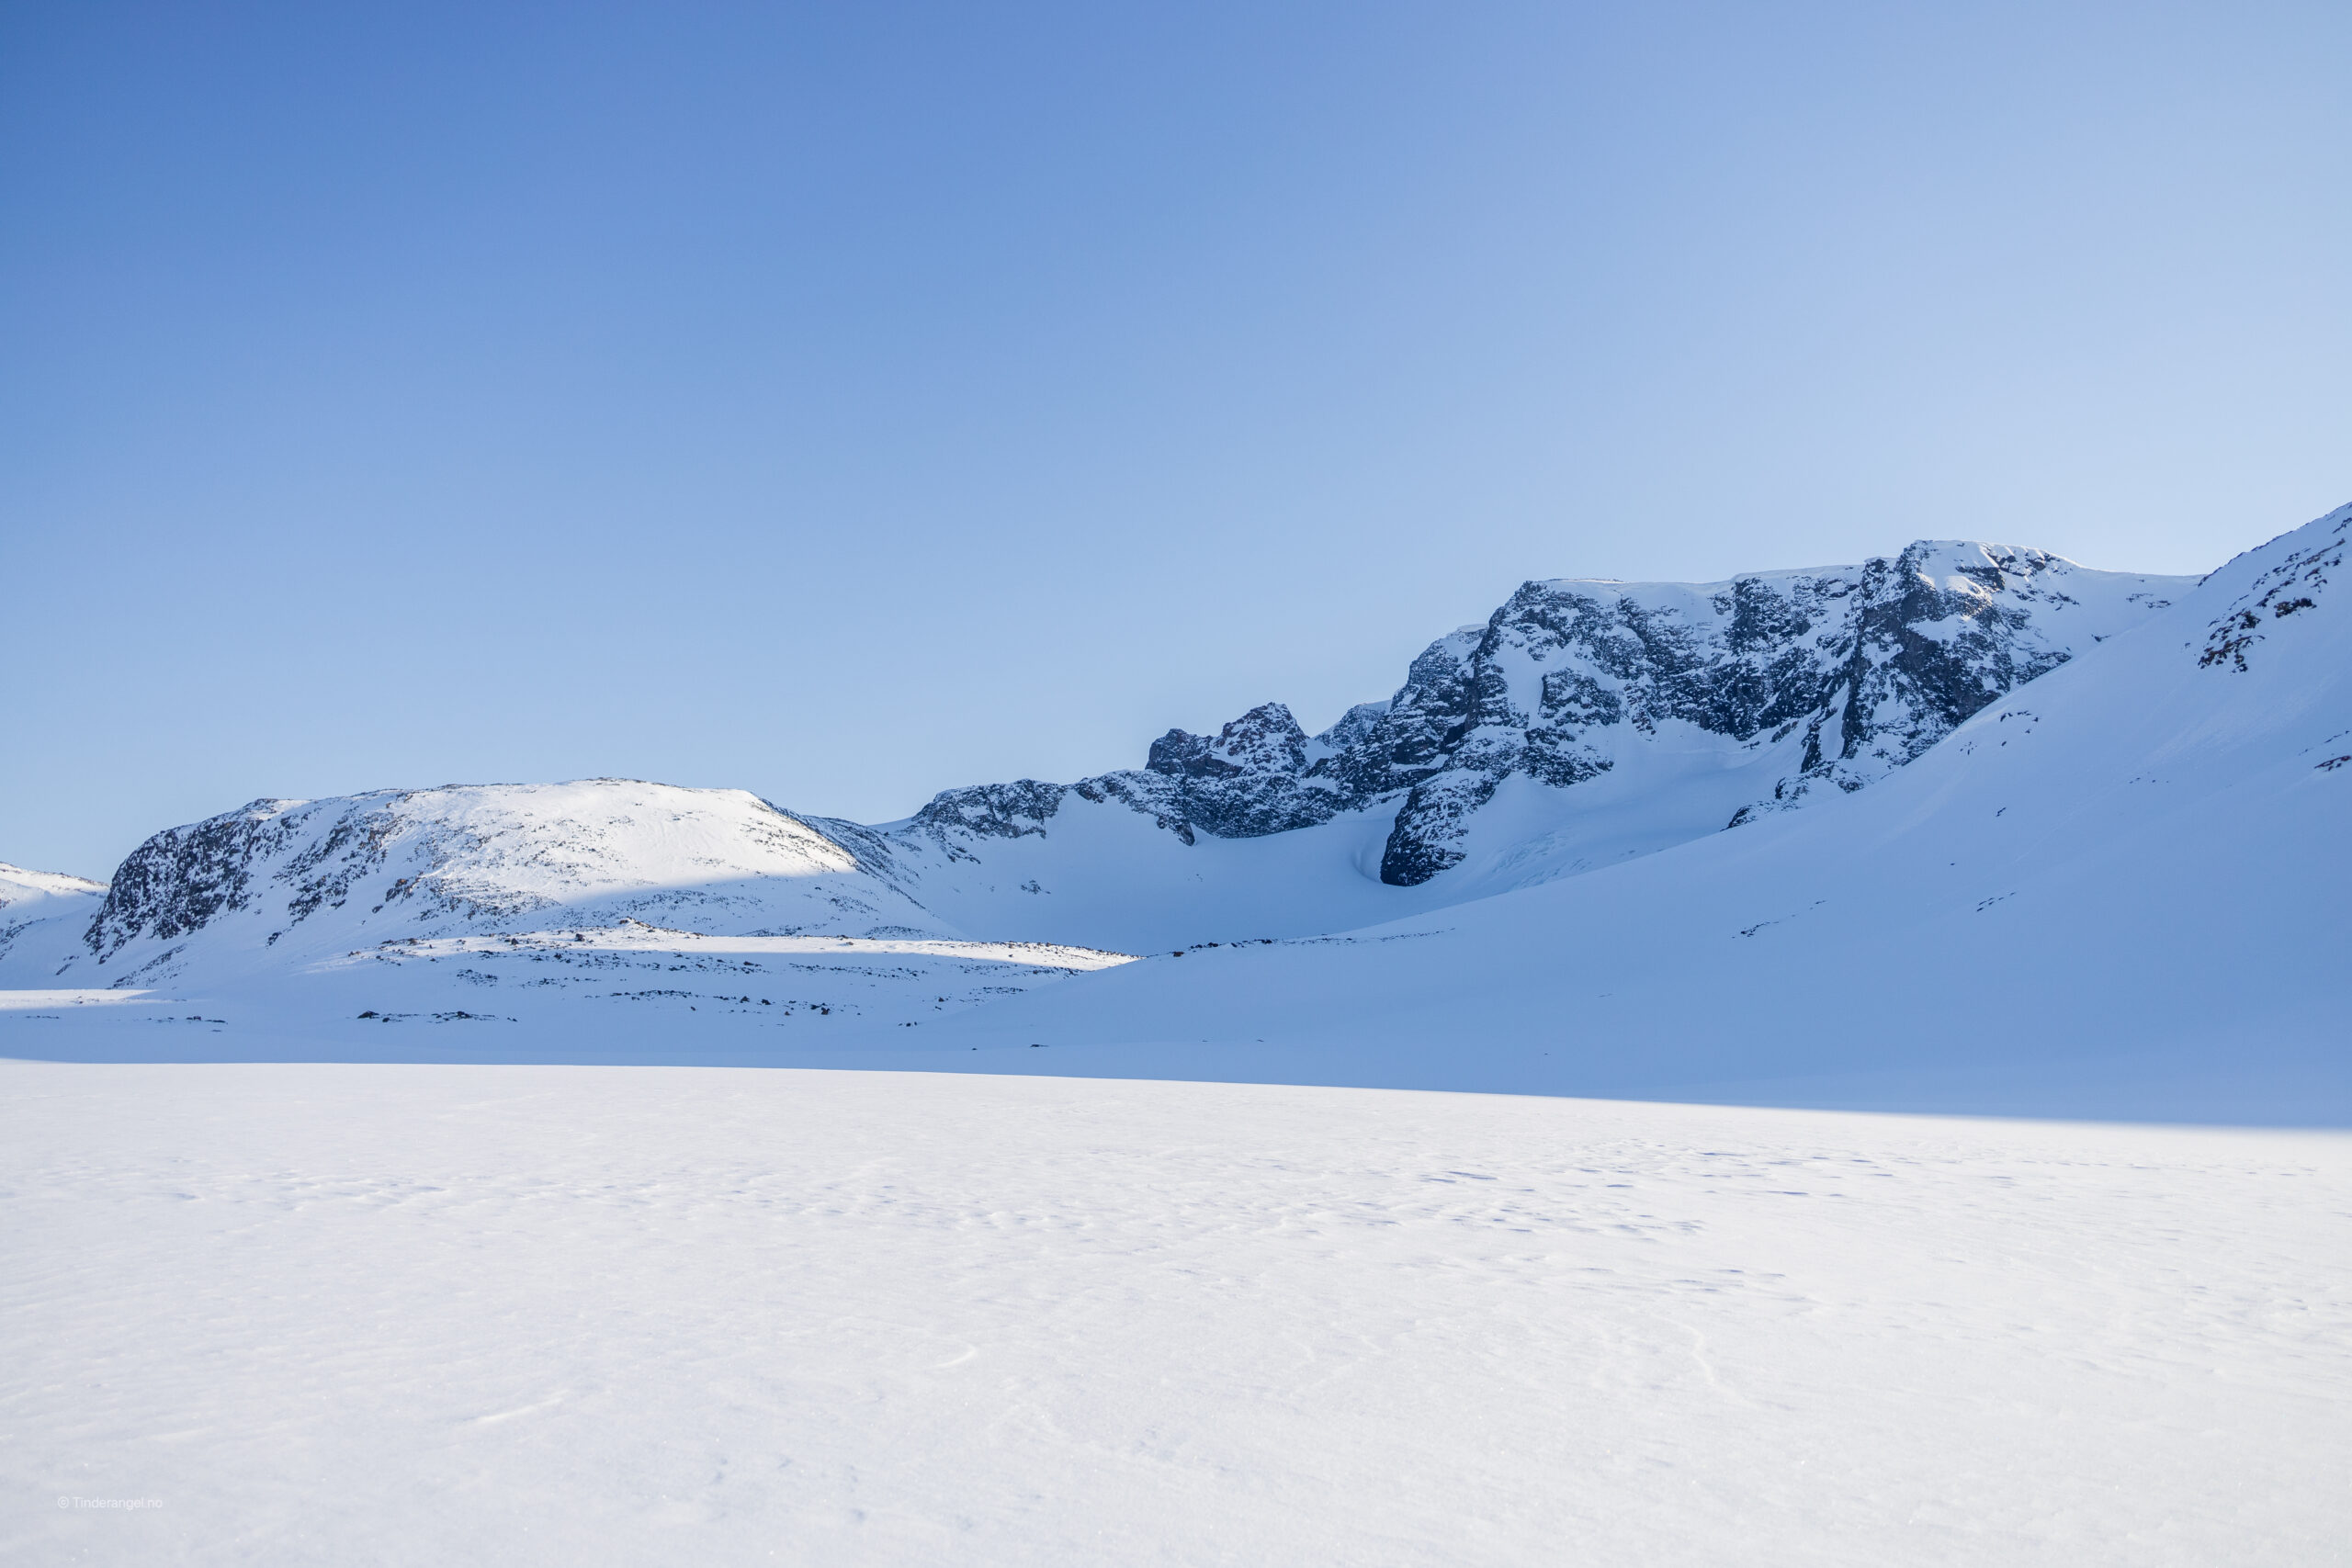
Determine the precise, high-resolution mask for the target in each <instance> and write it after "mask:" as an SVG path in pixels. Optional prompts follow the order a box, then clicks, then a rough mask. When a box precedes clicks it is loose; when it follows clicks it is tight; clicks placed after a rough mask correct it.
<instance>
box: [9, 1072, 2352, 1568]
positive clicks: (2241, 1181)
mask: <svg viewBox="0 0 2352 1568" xmlns="http://www.w3.org/2000/svg"><path fill="white" fill-rule="evenodd" d="M0 1085H5V1087H6V1094H5V1096H0V1118H5V1121H0V1203H5V1213H0V1237H5V1241H0V1249H4V1250H0V1261H5V1264H6V1267H5V1269H0V1324H5V1325H6V1326H5V1328H0V1406H4V1407H5V1408H4V1409H0V1431H5V1433H6V1438H5V1441H0V1467H4V1468H0V1502H5V1507H4V1508H0V1556H6V1558H7V1559H9V1560H10V1561H16V1562H44V1563H45V1562H119V1563H140V1564H154V1563H173V1562H257V1563H276V1562H379V1561H384V1562H392V1561H397V1562H441V1563H456V1562H481V1563H493V1562H494V1563H501V1564H523V1563H561V1564H582V1563H601V1562H611V1563H642V1562H682V1563H683V1562H691V1563H695V1564H725V1563H735V1562H804V1563H858V1562H875V1563H939V1564H949V1563H955V1564H971V1563H1013V1562H1019V1563H1071V1564H1101V1563H1186V1564H1191V1563H1237V1564H1238V1563H1250V1564H1257V1563H1365V1564H1374V1563H1378V1564H1397V1563H1432V1564H1433V1563H1482V1564H1483V1563H1556V1562H1610V1563H1634V1562H1640V1563H1647V1564H1656V1563H1684V1562H1687V1563H1693V1564H1697V1563H1706V1564H1718V1563H1724V1562H1747V1563H1792V1564H1793V1563H1807V1564H1818V1563H1853V1564H1871V1565H1872V1568H1876V1565H1880V1564H1885V1563H1890V1562H1904V1563H1939V1562H1949V1563H1971V1564H1978V1563H2050V1564H2061V1563H2064V1564H2069V1565H2076V1564H2084V1563H2101V1562H2115V1563H2126V1562H2128V1563H2132V1564H2152V1563H2183V1564H2190V1563H2194V1564H2200V1565H2201V1564H2211V1563H2217V1562H2263V1563H2271V1564H2276V1563H2301V1562H2312V1563H2316V1562H2342V1561H2343V1560H2344V1551H2345V1543H2346V1541H2347V1540H2352V1488H2347V1487H2346V1485H2345V1459H2346V1453H2347V1451H2352V1138H2347V1137H2346V1136H2345V1135H2342V1134H2324V1133H2282V1132H2262V1133H2251V1132H2233V1131H2221V1130H2210V1129H2207V1130H2187V1129H2177V1128H2156V1127H2141V1126H2130V1125H2088V1124H2074V1123H2061V1122H1996V1121H1962V1120H1951V1119H1928V1118H1904V1117H1888V1116H1872V1115H1864V1114H1857V1113H1838V1112H1821V1111H1775V1110H1755V1109H1734V1108H1720V1107H1694V1106H1679V1105H1661V1104H1635V1103H1608V1102H1599V1101H1591V1100H1554V1099H1533V1098H1528V1099H1520V1098H1510V1097H1499V1096H1483V1095H1467V1094H1444V1093H1424V1092H1405V1091H1389V1090H1373V1089H1331V1088H1298V1087H1278V1086H1249V1085H1232V1084H1212V1083H1166V1082H1152V1081H1103V1080H1076V1079H1058V1078H1042V1077H985V1076H951V1075H936V1076H933V1075H921V1074H893V1073H865V1072H831V1073H820V1072H800V1071H776V1070H771V1071H758V1070H726V1069H707V1068H706V1069H694V1068H662V1067H607V1068H593V1067H551V1066H293V1065H279V1064H270V1065H248V1066H233V1065H204V1066H164V1065H137V1066H88V1065H62V1064H29V1063H0ZM61 1498H62V1499H63V1500H64V1502H65V1505H66V1506H61V1505H60V1499H61ZM126 1501H128V1502H141V1503H150V1504H153V1506H143V1507H135V1508H126V1507H119V1506H116V1507H102V1506H85V1504H87V1503H90V1502H116V1503H120V1502H126Z"/></svg>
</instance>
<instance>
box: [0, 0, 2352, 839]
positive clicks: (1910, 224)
mask: <svg viewBox="0 0 2352 1568" xmlns="http://www.w3.org/2000/svg"><path fill="white" fill-rule="evenodd" d="M2347 80H2352V6H2345V5H2344V4H2342V0H2329V3H2324V4H2312V5H2267V4H2261V3H2259V0H2253V3H2245V0H2239V3H2232V4H2216V5H2208V6H2176V5H2166V4H2163V3H2161V0H2154V3H2150V0H2134V3H2131V4H2119V5H2112V6H2095V5H2094V6H2086V5H2070V4H2065V3H2064V0H2032V3H2027V4H2017V5H2006V4H2000V3H1997V0H1971V3H1969V4H1965V5H1959V4H1954V5H1942V6H1929V5H1913V4H1881V5H1803V4H1790V5H1765V6H1759V5H1754V4H1748V3H1737V4H1724V5H1678V4H1671V3H1667V4H1658V3H1645V4H1638V5H1634V4H1627V5H1611V6H1600V5H1574V4H1566V3H1557V0H1555V3H1551V4H1544V5H1526V6H1520V5H1512V4H1507V3H1486V0H1481V3H1479V4H1473V5H1463V4H1458V3H1453V4H1440V3H1430V4H1422V5H1385V4H1367V3H1363V0H1349V3H1345V4H1336V3H1335V4H1286V3H1281V0H1273V3H1269V0H1250V3H1247V4H1234V5H1216V4H1202V3H1198V0H1188V3H1185V4H1181V5H1180V4H1165V5H1159V4H1118V3H1115V0H1084V3H1074V4H1069V5H1047V4H988V3H978V4H976V3H971V0H956V3H952V4H938V5H892V4H888V3H880V0H876V3H861V4H855V5H845V4H844V5H808V6H793V5H783V4H772V5H756V6H753V5H745V6H730V5H725V4H715V3H713V4H702V3H685V4H680V3H675V0H665V3H662V4H644V5H598V4H593V3H583V0H566V3H563V4H548V5H544V6H540V5H523V4H499V3H496V0H467V3H466V4H453V5H438V4H432V3H427V0H399V3H397V4H385V5H369V4H364V3H360V0H339V3H337V4H334V5H329V6H321V5H316V4H311V3H309V0H302V3H299V4H283V5H270V4H206V3H202V0H173V3H169V4H157V5H151V6H125V5H116V4H107V3H105V0H57V3H52V4H41V3H35V0H14V3H12V4H8V5H6V6H0V583H5V586H6V617H5V621H0V626H5V635H6V639H7V640H6V647H7V649H8V657H7V659H6V666H5V671H6V673H5V676H0V747H4V748H5V750H0V860H9V861H14V862H17V863H26V864H31V865H35V866H39V867H43V868H49V869H58V870H67V871H76V872H80V873H83V874H89V875H98V876H103V875H105V874H107V872H108V871H109V870H110V869H111V867H112V865H113V863H114V862H115V861H116V860H117V859H119V857H120V856H121V855H122V854H123V853H124V852H127V851H128V850H129V849H130V847H131V846H132V845H134V844H135V843H136V842H137V841H138V840H140V839H141V838H143V837H144V836H145V835H146V834H147V833H149V832H151V831H153V830H154V829H158V828H162V827H165V826H168V825H170V824H173V823H176V822H183V821H187V820H191V819H194V818H198V817H202V816H206V815H209V814H210V813H212V812H215V811H219V810H222V809H226V808H228V807H233V806H235V805H237V804H239V803H241V802H243V801H244V800H247V799H250V798H252V797H254V796H256V795H326V794H338V793H343V792H347V791H352V790H358V789H365V788H371V787H380V786H386V785H416V784H441V783H449V782H458V781H465V782H478V781H486V780H526V779H548V778H565V777H578V776H582V775H590V774H602V773H613V774H626V775H632V776H638V777H646V778H654V779H661V780H666V781H669V782H673V783H678V784H729V785H740V786H742V787H745V788H749V789H753V790H756V791H758V792H760V793H761V794H763V795H768V796H770V797H771V798H773V799H775V800H777V801H779V802H780V803H782V804H785V805H787V806H790V807H795V808H797V809H802V810H808V811H814V812H823V813H831V814H836V815H843V816H851V817H857V818H865V819H867V820H878V819H884V818H893V817H898V816H902V815H904V814H906V813H907V812H909V811H910V810H912V809H913V808H914V807H917V806H919V805H921V804H922V801H923V800H925V799H926V798H928V797H929V795H932V794H933V792H934V791H936V790H938V789H941V788H944V787H947V786H950V785H955V784H968V783H977V782H981V781H985V780H991V779H1002V778H1013V777H1019V776H1022V775H1024V774H1025V775H1030V776H1035V777H1044V778H1053V779H1069V778H1073V777H1077V776H1080V775H1081V774H1084V773H1092V772H1098V771H1101V770H1104V769H1108V768H1113V767H1121V766H1132V765H1137V764H1139V763H1140V761H1141V760H1142V756H1143V750H1144V747H1145V746H1146V744H1147V743H1148V740H1149V739H1150V738H1151V737H1152V736H1154V735H1157V734H1158V733H1159V732H1160V731H1162V730H1164V729H1166V728H1169V727H1170V726H1171V725H1182V726H1183V727H1185V728H1193V729H1204V728H1214V727H1215V726H1216V725H1217V724H1219V723H1221V722H1222V721H1223V720H1225V719H1227V718H1229V717H1231V716H1233V715H1235V714H1236V713H1238V712H1239V711H1240V710H1242V709H1243V708H1245V707H1247V706H1249V705H1252V704H1254V703H1258V702H1261V701H1264V700H1267V699H1269V698H1280V699H1283V700H1284V701H1287V702H1289V703H1290V704H1291V705H1292V706H1293V707H1294V708H1295V710H1296V711H1297V713H1298V715H1299V716H1300V718H1301V719H1302V720H1303V721H1304V722H1305V723H1306V724H1307V725H1308V726H1309V727H1310V728H1315V727H1317V726H1320V725H1322V724H1324V723H1328V722H1329V720H1330V719H1331V718H1333V717H1335V716H1337V715H1338V713H1339V712H1340V710H1341V709H1342V708H1343V707H1344V706H1345V705H1347V704H1349V703H1351V702H1356V701H1361V700H1364V699H1367V698H1372V697H1377V696H1383V695H1385V694H1387V693H1388V692H1389V691H1390V690H1392V689H1393V688H1394V687H1395V686H1396V684H1397V682H1398V680H1399V679H1400V678H1401V676H1402V674H1403V671H1404V666H1405V664H1406V662H1407V660H1408V659H1409V658H1410V657H1411V656H1412V655H1413V654H1414V653H1415V652H1416V651H1418V650H1419V649H1420V648H1421V647H1422V646H1423V645H1424V644H1426V643H1427V642H1428V641H1429V640H1430V639H1431V638H1432V637H1436V636H1438V635H1440V634H1442V632H1444V631H1446V630H1447V629H1449V628H1451V627H1453V626H1456V625H1459V624H1461V623H1464V622H1466V621H1470V620H1476V619H1481V618H1483V617H1484V616H1485V615H1487V612H1488V611H1489V610H1491V609H1492V608H1493V607H1494V606H1495V605H1496V604H1498V603H1499V602H1500V601H1501V600H1502V599H1503V598H1504V596H1505V595H1507V594H1508V593H1509V592H1510V590H1511V588H1512V587H1513V586H1515V585H1516V584H1517V583H1518V582H1519V581H1521V580H1523V579H1526V578H1530V577H1553V576H1615V577H1627V578H1672V579H1694V578H1695V579H1712V578H1719V577H1723V576H1726V575H1729V574H1730V573H1733V572H1736V571H1739V570H1749V569H1756V568H1766V567H1781V566H1799V565H1810V564H1820V563H1826V562H1832V561H1849V560H1857V559H1860V558H1863V557H1865V556H1868V555H1871V554H1882V553H1886V552H1889V551H1892V550H1894V549H1896V548H1898V547H1901V546H1902V545H1903V544H1904V543H1905V541H1907V540H1909V539H1912V538H1914V537H1920V536H1945V537H1949V536H1962V537H1989V538H1996V539H2002V540H2007V541H2011V542H2016V543H2023V544H2032V545H2040V546H2043V547H2048V548H2052V549H2056V550H2059V551H2061V552H2063V553H2064V554H2066V555H2069V556H2072V557H2074V558H2076V559H2078V560H2081V561H2084V562H2086V563H2087V564H2090V565H2093V566H2106V567H2119V568H2135V569H2142V570H2165V571H2194V570H2205V569H2207V568H2210V567H2211V566H2213V565H2216V564H2218V563H2219V562H2220V561H2221V560H2222V559H2223V558H2226V557H2228V556H2229V555H2230V554H2232V553H2233V552H2234V551H2236V550H2238V549H2241V548H2243V547H2246V546H2248V545H2251V544H2254V543H2257V542H2259V541H2260V540H2262V539H2264V538H2267V537H2268V536H2271V535H2274V534H2277V533H2278V532H2280V531H2282V530H2284V529H2286V528H2289V527H2290V526H2293V525H2296V524H2299V523H2301V522H2303V521H2305V520H2307V519H2308V518H2310V517H2312V516H2313V515H2316V514H2317V513H2320V512H2322V511H2324V510H2325V509H2327V508H2328V507H2330V506H2333V505H2335V504H2337V503H2340V502H2344V501H2346V500H2352V121H2347V119H2346V107H2345V83H2346V81H2347Z"/></svg>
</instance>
